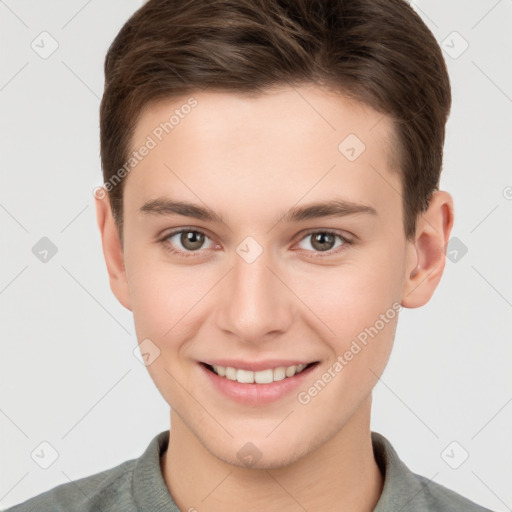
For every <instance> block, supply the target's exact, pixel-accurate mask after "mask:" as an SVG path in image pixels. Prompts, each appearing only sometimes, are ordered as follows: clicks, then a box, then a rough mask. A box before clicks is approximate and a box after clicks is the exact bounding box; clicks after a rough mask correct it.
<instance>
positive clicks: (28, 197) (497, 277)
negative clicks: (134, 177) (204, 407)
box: [0, 0, 512, 511]
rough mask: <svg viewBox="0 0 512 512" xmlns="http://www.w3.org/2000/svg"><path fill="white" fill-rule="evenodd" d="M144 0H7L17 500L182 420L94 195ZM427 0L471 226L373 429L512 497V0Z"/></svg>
mask: <svg viewBox="0 0 512 512" xmlns="http://www.w3.org/2000/svg"><path fill="white" fill-rule="evenodd" d="M140 5H141V2H140V1H136V0H129V1H127V0H123V1H121V0H108V1H105V0H104V1H100V0H89V1H85V0H72V1H70V0H66V1H64V0H60V1H56V0H53V1H52V2H36V1H23V0H7V1H0V20H1V24H2V26H1V30H0V39H1V41H0V44H1V48H2V60H1V71H0V101H1V103H0V106H1V122H2V131H1V138H0V144H1V152H0V154H1V159H0V164H1V169H2V184H1V187H0V219H1V235H2V243H1V244H0V251H1V263H2V264H1V274H0V314H1V318H0V326H1V334H2V352H1V358H0V393H1V407H0V428H1V435H2V443H1V445H0V461H1V462H0V508H6V507H8V506H10V505H13V504H15V503H18V502H21V501H23V500H26V499H27V498H29V497H31V496H34V495H36V494H39V493H41V492H43V491H45V490H47V489H50V488H52V487H54V486H55V485H57V484H61V483H65V482H69V481H71V480H76V479H78V478H81V477H84V476H87V475H90V474H93V473H96V472H99V471H102V470H104V469H107V468H110V467H113V466H115V465H117V464H120V463H121V462H123V461H125V460H128V459H131V458H134V457H138V456H139V455H140V454H141V453H142V451H143V450H144V449H145V448H146V446H147V444H148V443H149V441H150V440H151V439H152V438H153V436H154V435H156V434H157V433H158V432H160V431H162V430H166V429H168V428H169V424H168V421H169V420H168V417H169V416H168V406H167V404H166V403H165V402H164V400H163V399H162V398H161V396H160V394H159V392H158V391H157V389H156V387H155V386H154V385H153V383H152V381H151V379H150V377H149V375H148V373H147V370H146V368H145V367H144V366H143V365H142V364H141V363H140V362H139V360H138V359H137V358H136V357H135V356H134V355H133V350H134V348H135V347H136V344H137V341H136V339H135V334H134V328H133V321H132V316H131V313H130V312H129V311H127V310H125V309H124V308H123V307H122V306H121V305H120V304H119V303H118V302H117V301H116V299H115V297H114V295H113V294H112V292H111V291H110V288H109V284H108V276H107V272H106V268H105V264H104V260H103V255H102V250H101V244H100V236H99V232H98V230H97V226H96V217H95V210H94V201H93V195H92V191H93V188H94V187H95V186H97V185H100V184H101V182H102V179H101V170H100V169H101V168H100V159H99V129H98V108H99V102H100V98H101V94H102V89H103V60H104V56H105V53H106V51H107V48H108V46H109V44H110V42H111V41H112V40H113V38H114V37H115V35H116V34H117V32H118V31H119V29H120V28H121V26H122V25H123V23H124V22H125V21H126V20H127V19H128V17H129V16H130V15H131V14H132V13H133V12H134V11H135V10H136V9H137V8H138V7H139V6H140ZM413 6H414V7H415V9H416V10H417V12H418V13H419V14H420V15H421V16H422V18H423V19H424V20H425V22H426V24H427V25H428V27H429V28H430V29H431V30H432V32H433V33H434V35H435V36H436V38H437V40H438V41H439V43H440V44H441V45H442V47H443V49H444V52H445V58H446V61H447V64H448V66H449V72H450V77H451V80H452V87H453V108H452V112H451V117H450V120H449V122H448V133H447V140H446V146H445V163H444V171H443V178H442V187H441V188H443V189H445V190H448V191H449V192H450V193H451V194H452V195H453V197H454V202H455V209H456V216H455V226H454V230H453V233H452V236H453V237H455V238H456V239H454V240H452V241H451V245H450V246H449V253H451V255H450V261H447V265H446V270H445V275H444V276H443V279H442V281H441V284H440V286H439V288H438V290H437V292H436V293H435V295H434V297H433V298H432V300H431V301H430V303H429V304H427V305H426V306H425V307H423V308H419V309H414V310H407V309H404V310H403V311H402V313H401V315H400V322H399V326H398V331H397V337H396V342H395V348H394V352H393V353H392V355H391V360H390V362H389V364H388V367H387V369H386V371H385V372H384V374H383V376H382V379H381V381H380V382H379V383H378V385H377V386H376V388H375V391H374V413H373V419H372V429H373V430H376V431H378V432H380V433H382V434H383V435H385V436H386V437H387V438H388V439H389V440H390V441H391V442H392V443H393V445H394V447H395V448H396V450H397V452H398V454H399V456H400V457H401V458H402V460H404V462H405V463H406V464H407V465H408V466H409V468H410V469H411V470H413V471H414V472H417V473H420V474H422V475H424V476H426V477H427V478H431V479H433V481H435V482H438V483H441V484H444V485H446V486H447V487H449V488H451V489H453V490H455V491H457V492H459V493H461V494H463V495H465V496H467V497H468V498H470V499H472V500H474V501H476V502H478V503H480V504H482V505H484V506H487V507H489V508H491V509H493V510H499V511H505V510H511V507H512V487H511V485H510V482H511V481H512V464H511V461H512V436H511V431H512V430H511V426H512V385H511V381H510V363H511V356H512V343H511V341H512V340H511V327H512V325H511V323H512V322H511V319H512V271H511V258H510V254H511V253H512V229H511V222H510V220H511V219H512V173H511V162H512V158H511V156H512V154H511V153H512V150H511V146H512V73H511V67H510V61H511V55H512V52H511V50H512V38H511V37H512V36H511V28H512V2H511V1H510V0H500V1H497V0H479V1H476V0H473V1H467V0H464V1H463V0H457V1H451V2H446V1H442V0H435V1H434V0H430V1H429V0H425V1H418V2H414V3H413ZM42 32H47V33H48V34H49V35H48V34H43V35H40V34H41V33H42ZM454 32H456V33H454ZM41 41H43V42H41ZM56 44H58V48H56V50H55V51H54V52H53V53H52V54H51V55H46V54H44V52H50V51H51V50H52V49H53V48H52V45H54V46H55V45H56ZM466 45H468V47H467V48H466ZM33 47H35V49H34V48H33ZM36 49H37V50H36ZM42 53H43V55H41V54H42ZM43 57H45V58H43ZM43 237H47V238H48V239H50V240H51V242H52V243H53V244H54V245H55V247H56V249H57V253H56V254H55V255H53V256H52V255H51V253H49V255H48V261H46V262H43V261H40V259H39V258H38V257H36V255H35V254H34V252H33V247H34V246H35V245H36V244H37V243H38V242H39V241H40V239H41V238H43ZM39 243H43V242H39ZM36 247H38V246H36ZM466 251H467V252H466ZM35 252H37V251H35ZM43 442H44V443H49V445H51V447H50V446H49V445H48V444H43V445H41V443H43ZM54 450H55V452H54ZM31 454H32V456H31ZM38 455H39V457H38ZM466 456H467V459H466V460H464V459H465V458H466ZM55 457H56V459H55V460H54V461H53V458H55ZM52 462H53V463H52ZM50 463H51V464H50ZM49 464H50V465H49ZM41 465H43V466H44V465H49V467H48V468H47V469H43V468H42V467H41Z"/></svg>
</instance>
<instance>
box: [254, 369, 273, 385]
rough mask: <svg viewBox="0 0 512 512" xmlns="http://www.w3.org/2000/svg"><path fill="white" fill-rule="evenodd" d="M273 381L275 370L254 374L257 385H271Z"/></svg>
mask: <svg viewBox="0 0 512 512" xmlns="http://www.w3.org/2000/svg"><path fill="white" fill-rule="evenodd" d="M273 380H274V372H273V370H261V371H260V372H254V382H256V384H270V383H271V382H273Z"/></svg>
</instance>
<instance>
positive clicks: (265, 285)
mask: <svg viewBox="0 0 512 512" xmlns="http://www.w3.org/2000/svg"><path fill="white" fill-rule="evenodd" d="M247 249H248V250H247ZM254 250H255V248H254V246H253V247H251V245H250V241H249V245H244V243H242V244H240V246H239V247H238V248H237V253H236V254H235V255H234V258H233V270H232V272H230V274H229V276H228V279H227V280H226V283H225V284H224V291H223V297H222V299H221V304H220V308H221V311H220V316H219V317H220V327H221V328H222V329H224V330H227V331H230V332H232V333H233V334H235V335H236V336H237V337H239V338H240V339H241V340H244V341H258V340H261V339H263V338H264V337H265V336H267V335H268V334H270V333H275V332H277V331H283V330H286V329H287V328H288V323H289V321H290V317H291V311H290V309H289V306H290V305H289V304H287V296H286V293H284V292H285V290H284V287H283V284H282V283H281V282H280V281H279V279H277V278H276V276H275V275H274V273H273V272H272V271H271V270H270V269H269V268H268V267H270V268H272V267H273V264H272V258H271V255H270V251H262V252H261V253H260V254H259V255H257V256H256V257H255V258H254ZM251 251H252V254H251ZM274 272H275V270H274Z"/></svg>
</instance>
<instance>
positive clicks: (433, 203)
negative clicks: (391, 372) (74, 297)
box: [11, 0, 486, 512]
mask: <svg viewBox="0 0 512 512" xmlns="http://www.w3.org/2000/svg"><path fill="white" fill-rule="evenodd" d="M105 81H106V85H105V92H104V96H103V100H102V105H101V156H102V163H103V173H104V180H105V184H104V188H103V189H101V191H100V192H102V193H97V194H96V206H97V218H98V225H99V228H100V231H101V237H102V242H103V250H104V255H105V260H106V264H107V268H108V272H109V276H110V285H111V288H112V290H113V292H114V294H115V295H116V297H117V298H118V300H119V301H120V302H121V303H122V304H123V305H124V306H125V307H126V308H128V309H129V310H131V311H132V312H133V315H134V321H135V328H136V333H137V339H138V340H139V343H140V346H141V352H142V354H143V357H144V359H145V361H146V364H147V367H148V370H149V372H150V374H151V377H152V378H153V380H154V382H155V384H156V386H157V387H158V389H159V391H160V392H161V393H162V395H163V397H164V398H165V400H166V401H167V403H168V404H169V406H170V422H171V427H170V430H169V431H164V432H162V433H160V434H158V435H157V436H155V438H154V439H153V441H152V442H151V444H150V445H149V446H148V448H147V450H146V452H145V453H144V454H143V455H142V456H141V457H140V458H139V459H135V460H132V461H127V462H125V463H123V464H121V465H119V466H117V467H115V468H112V469H108V470H106V471H104V472H102V473H98V474H96V475H92V476H89V477H87V478H84V479H81V480H78V481H76V482H73V483H69V484H64V485H61V486H58V487H56V488H54V489H52V490H50V491H48V492H46V493H44V494H42V495H40V496H38V497H35V498H33V499H31V500H28V501H26V502H25V503H24V504H21V505H19V506H16V507H14V508H12V509H11V510H12V511H13V512H14V511H17V512H21V511H28V510H38V511H40V510H52V511H53V510H76V511H92V510H103V511H107V510H119V511H123V512H129V511H136V510H139V511H142V510H144V511H156V510H162V511H163V510H166V511H178V510H181V511H194V510H197V511H200V512H203V511H224V512H230V511H239V510H247V511H260V510H265V511H267V512H272V511H282V510H286V511H303V510H308V511H317V510H322V511H323V512H330V511H339V510H348V511H357V512H359V511H360V512H366V511H372V510H374V511H378V512H384V511H399V510H401V511H406V510H414V511H427V510H429V511H431V510H443V511H459V510H460V511H462V510H464V511H482V510H486V509H484V508H482V507H480V506H478V505H476V504H475V503H473V502H471V501H469V500H467V499H465V498H464V497H462V496H460V495H459V494H456V493H455V492H453V491H450V490H449V489H447V488H445V487H443V486H441V485H439V484H436V483H434V482H432V481H429V480H428V479H426V478H424V477H421V476H418V475H416V474H414V473H412V472H411V471H410V470H409V469H408V468H407V467H406V466H405V465H404V464H403V463H402V462H401V461H400V459H399V458H398V456H397V454H396V452H395V451H394V449H393V447H392V446H391V444H390V443H389V441H387V440H386V439H385V438H384V437H383V436H381V435H379V434H377V433H375V432H371V431H370V413H371V393H372V389H373V387H374V386H375V384H376V382H377V380H378V378H379V376H380V375H381V374H382V372H383V371H384V368H385V366H386V363H387V361H388V358H389V355H390V351H391V348H392V344H393V340H394V335H395V330H396V325H397V320H398V315H399V311H400V310H401V308H402V307H406V308H416V307H420V306H422V305H424V304H426V303H427V302H428V301H429V299H430V298H431V296H432V294H433V293H434V291H435V289H436V287H437V285H438V283H439V281H440V279H441V276H442V273H443V269H444V263H445V247H446V244H447V241H448V239H449V236H450V232H451V228H452V225H453V203H452V198H451V196H450V195H449V194H448V193H447V192H444V191H440V190H439V189H438V186H439V175H440V171H441V165H442V149H443V142H444V130H445V123H446V119H447V116H448V113H449V109H450V103H451V96H450V85H449V79H448V75H447V71H446V67H445V63H444V61H443V57H442V55H441V51H440V49H439V47H438V45H437V43H436V41H435V38H434V37H433V35H432V34H431V33H430V31H429V30H428V29H427V27H426V26H425V25H424V23H423V22H422V21H421V19H420V18H419V17H418V16H417V15H416V14H415V12H414V11H413V9H412V8H411V7H410V6H409V5H408V4H407V3H406V2H405V1H402V0H350V1H348V0H347V1H344V0H336V1H327V0H324V1H320V0H259V1H254V0H223V1H220V0H219V1H217V0H214V1H209V2H202V1H199V0H190V1H188V2H178V1H164V0H149V2H147V3H146V4H145V5H144V6H143V7H142V8H141V9H139V11H137V12H136V13H135V14H134V15H133V16H132V17H131V19H130V20H128V22H127V23H126V24H125V26H124V27H123V28H122V30H121V31H120V33H119V35H118V36H117V37H116V39H115V41H114V42H113V44H112V46H111V48H110V49H109V52H108V55H107V58H106V63H105Z"/></svg>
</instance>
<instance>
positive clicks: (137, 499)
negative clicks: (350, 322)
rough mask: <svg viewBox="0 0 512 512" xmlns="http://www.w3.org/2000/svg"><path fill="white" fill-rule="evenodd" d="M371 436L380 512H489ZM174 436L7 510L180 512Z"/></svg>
mask: <svg viewBox="0 0 512 512" xmlns="http://www.w3.org/2000/svg"><path fill="white" fill-rule="evenodd" d="M371 436H372V443H373V451H374V454H375V460H376V461H377V464H378V465H379V467H380V470H381V472H382V474H383V476H384V488H383V490H382V494H381V496H380V499H379V501H378V503H377V506H376V507H375V508H374V512H408V511H414V512H424V511H433V510H436V511H443V512H457V511H465V512H478V511H479V512H484V511H487V512H489V509H486V508H483V507H481V506H479V505H477V504H476V503H474V502H472V501H470V500H468V499H466V498H464V497H463V496H461V495H460V494H457V493H456V492H454V491H451V490H450V489H447V488H446V487H444V486H442V485H440V484H437V483H435V482H432V481H430V480H428V479H427V478H425V477H422V476H419V475H416V474H415V473H412V472H411V471H410V470H409V469H408V468H407V466H406V465H405V464H404V463H403V462H402V461H401V460H400V459H399V458H398V455H397V454H396V452H395V450H394V449H393V447H392V446H391V443H390V442H389V441H388V440H387V439H386V438H385V437H384V436H382V435H380V434H378V433H376V432H372V433H371ZM168 442H169V431H168V430H165V431H163V432H160V434H158V435H156V436H155V437H154V438H153V439H152V441H151V442H150V444H149V446H148V447H147V448H146V451H145V452H144V453H143V454H142V455H141V456H140V457H139V458H137V459H132V460H128V461H126V462H123V463H122V464H120V465H118V466H115V467H113V468H111V469H107V470H106V471H102V472H100V473H96V474H94V475H91V476H88V477H85V478H81V479H79V480H76V481H74V482H69V483H65V484H62V485H59V486H57V487H54V488H53V489H50V490H49V491H46V492H44V493H42V494H40V495H38V496H35V497H34V498H30V499H29V500H27V501H24V502H23V503H21V504H19V505H15V506H14V507H11V508H9V509H8V510H7V511H6V512H61V511H73V512H93V511H94V512H96V511H98V512H107V511H119V512H142V511H144V512H146V511H147V512H159V511H162V512H163V511H166V512H180V510H179V508H178V507H177V505H176V503H174V500H173V499H172V496H171V495H170V493H169V490H168V489H167V486H166V484H165V481H164V479H163V476H162V472H161V469H160V456H161V455H162V454H163V453H164V452H165V450H166V449H167V444H168ZM191 509H192V510H194V509H193V508H191ZM184 512H185V511H184Z"/></svg>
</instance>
